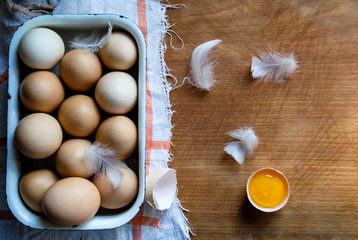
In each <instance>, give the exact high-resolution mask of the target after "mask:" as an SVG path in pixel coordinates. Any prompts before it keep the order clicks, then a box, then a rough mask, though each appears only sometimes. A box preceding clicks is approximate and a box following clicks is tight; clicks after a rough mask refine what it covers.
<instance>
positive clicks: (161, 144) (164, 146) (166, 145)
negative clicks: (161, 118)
mask: <svg viewBox="0 0 358 240" xmlns="http://www.w3.org/2000/svg"><path fill="white" fill-rule="evenodd" d="M172 146H173V143H172V141H152V142H151V147H152V149H156V150H170V149H171V148H172Z"/></svg>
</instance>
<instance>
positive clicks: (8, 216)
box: [0, 210, 16, 220]
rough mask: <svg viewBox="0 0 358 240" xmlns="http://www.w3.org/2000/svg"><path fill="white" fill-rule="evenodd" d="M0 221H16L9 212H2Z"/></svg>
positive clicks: (0, 211)
mask: <svg viewBox="0 0 358 240" xmlns="http://www.w3.org/2000/svg"><path fill="white" fill-rule="evenodd" d="M0 220H16V218H15V217H14V215H12V213H11V211H9V210H0Z"/></svg>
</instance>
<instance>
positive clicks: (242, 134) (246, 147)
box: [224, 127, 259, 165]
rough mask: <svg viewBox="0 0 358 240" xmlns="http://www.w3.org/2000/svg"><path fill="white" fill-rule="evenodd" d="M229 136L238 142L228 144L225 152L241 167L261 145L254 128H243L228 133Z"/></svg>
mask: <svg viewBox="0 0 358 240" xmlns="http://www.w3.org/2000/svg"><path fill="white" fill-rule="evenodd" d="M228 134H229V136H231V137H232V138H234V139H236V140H238V141H234V142H230V143H228V144H227V145H226V146H225V148H224V151H225V152H226V153H227V154H229V155H230V156H232V157H233V158H234V159H235V160H236V161H237V162H238V163H239V164H240V165H242V164H243V162H244V160H245V157H246V156H250V155H252V153H253V152H254V149H255V148H256V147H257V144H258V143H259V139H258V138H257V136H256V135H255V132H254V130H253V129H252V127H242V128H238V129H236V130H234V131H231V132H229V133H228Z"/></svg>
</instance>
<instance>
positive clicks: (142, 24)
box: [137, 0, 153, 175]
mask: <svg viewBox="0 0 358 240" xmlns="http://www.w3.org/2000/svg"><path fill="white" fill-rule="evenodd" d="M137 8H138V27H139V28H140V30H141V31H142V33H143V35H144V38H145V41H146V43H147V45H148V40H147V33H148V28H147V9H146V2H145V0H138V1H137ZM146 80H147V84H146V85H147V106H146V115H147V116H146V117H147V119H146V136H147V137H146V138H147V139H146V159H145V160H146V161H145V164H146V175H148V173H149V166H150V153H151V150H152V144H151V142H152V138H153V106H152V104H153V103H152V93H151V91H150V86H149V80H148V66H147V79H146Z"/></svg>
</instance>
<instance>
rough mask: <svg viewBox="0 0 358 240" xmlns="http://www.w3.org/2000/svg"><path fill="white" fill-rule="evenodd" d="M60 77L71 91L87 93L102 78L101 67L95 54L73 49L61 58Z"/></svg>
mask: <svg viewBox="0 0 358 240" xmlns="http://www.w3.org/2000/svg"><path fill="white" fill-rule="evenodd" d="M60 75H61V78H62V80H63V81H64V83H65V84H66V85H67V86H68V87H69V88H71V89H72V90H75V91H88V90H90V89H91V88H92V87H94V86H95V85H96V83H97V81H98V80H99V79H100V77H101V76H102V65H101V62H100V60H99V59H98V57H97V56H96V54H94V53H92V52H88V51H86V50H83V49H74V50H71V51H69V52H68V53H66V54H65V56H64V57H63V58H62V60H61V63H60Z"/></svg>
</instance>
